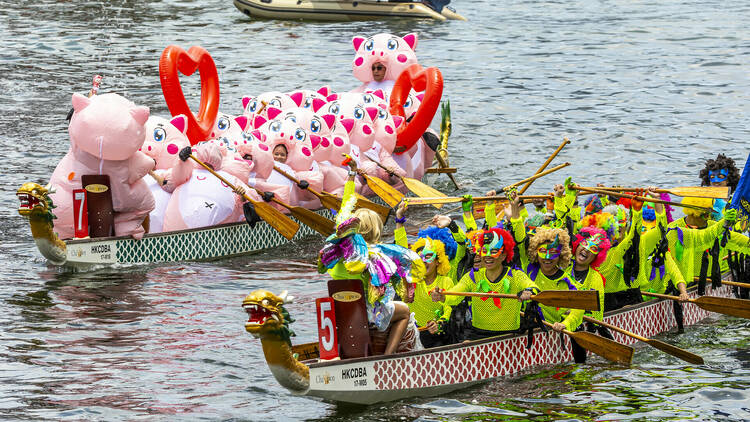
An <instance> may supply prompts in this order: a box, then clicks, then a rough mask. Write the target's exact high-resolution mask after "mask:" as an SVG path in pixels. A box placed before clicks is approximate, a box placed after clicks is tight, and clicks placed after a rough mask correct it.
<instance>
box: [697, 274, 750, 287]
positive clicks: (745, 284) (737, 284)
mask: <svg viewBox="0 0 750 422" xmlns="http://www.w3.org/2000/svg"><path fill="white" fill-rule="evenodd" d="M699 278H700V277H694V278H693V281H698V279H699ZM721 284H726V285H727V286H737V287H743V288H745V289H750V283H740V282H737V281H729V280H721Z"/></svg>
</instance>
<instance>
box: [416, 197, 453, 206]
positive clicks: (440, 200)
mask: <svg viewBox="0 0 750 422" xmlns="http://www.w3.org/2000/svg"><path fill="white" fill-rule="evenodd" d="M463 200H464V199H463V198H461V197H458V196H446V197H440V196H430V197H419V198H406V201H407V202H408V203H409V205H435V204H452V203H455V202H461V201H463Z"/></svg>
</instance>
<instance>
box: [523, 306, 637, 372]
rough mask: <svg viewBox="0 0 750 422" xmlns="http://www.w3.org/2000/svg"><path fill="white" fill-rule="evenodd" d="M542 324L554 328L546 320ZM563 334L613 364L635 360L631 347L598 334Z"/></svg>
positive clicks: (566, 332)
mask: <svg viewBox="0 0 750 422" xmlns="http://www.w3.org/2000/svg"><path fill="white" fill-rule="evenodd" d="M521 316H523V312H521ZM542 322H543V323H544V325H546V326H548V327H550V328H551V327H552V324H551V323H549V322H547V321H544V320H542ZM562 332H563V333H565V334H567V335H568V336H570V337H571V338H573V339H575V341H576V343H578V345H579V346H581V347H583V348H584V349H586V350H588V351H590V352H592V353H596V354H597V355H599V356H601V357H603V358H604V359H607V360H609V361H611V362H616V363H625V364H628V365H629V364H630V362H631V361H632V360H633V348H632V347H630V346H626V345H624V344H620V343H618V342H616V341H614V340H610V339H608V338H604V337H600V336H597V335H596V334H592V333H587V332H586V331H577V332H572V331H568V330H562Z"/></svg>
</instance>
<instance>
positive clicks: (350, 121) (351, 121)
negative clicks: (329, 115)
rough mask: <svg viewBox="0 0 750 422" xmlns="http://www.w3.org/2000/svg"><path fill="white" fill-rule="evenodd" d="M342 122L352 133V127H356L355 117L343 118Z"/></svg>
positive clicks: (348, 131) (347, 130)
mask: <svg viewBox="0 0 750 422" xmlns="http://www.w3.org/2000/svg"><path fill="white" fill-rule="evenodd" d="M341 124H342V125H343V126H344V129H346V132H347V133H349V134H351V132H352V129H354V119H342V120H341Z"/></svg>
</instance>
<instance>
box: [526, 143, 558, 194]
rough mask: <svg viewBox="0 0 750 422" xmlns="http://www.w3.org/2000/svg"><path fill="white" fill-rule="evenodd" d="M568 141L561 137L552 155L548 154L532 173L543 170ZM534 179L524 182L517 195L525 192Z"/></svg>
mask: <svg viewBox="0 0 750 422" xmlns="http://www.w3.org/2000/svg"><path fill="white" fill-rule="evenodd" d="M569 143H570V141H569V140H568V138H563V141H562V143H561V144H560V146H559V147H557V149H556V150H555V152H553V153H552V155H550V156H549V158H547V161H545V162H544V164H542V166H541V167H539V170H537V171H536V173H534V174H535V175H536V174H539V173H541V172H543V171H544V169H546V168H547V166H548V165H549V163H551V162H552V160H554V159H555V157H557V154H559V153H560V151H561V150H562V149H563V147H565V145H568V144H569ZM534 180H536V179H534ZM534 180H530V181H528V182H526V184H525V185H524V186H523V187H522V188H521V189H519V191H518V194H519V195H523V193H524V192H526V190H528V189H529V187H530V186H531V184H532V183H534Z"/></svg>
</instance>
